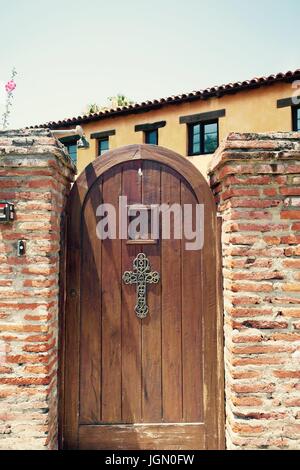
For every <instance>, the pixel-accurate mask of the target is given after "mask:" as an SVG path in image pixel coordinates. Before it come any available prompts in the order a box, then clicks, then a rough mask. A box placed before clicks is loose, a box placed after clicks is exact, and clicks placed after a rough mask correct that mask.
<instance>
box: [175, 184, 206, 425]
mask: <svg viewBox="0 0 300 470" xmlns="http://www.w3.org/2000/svg"><path fill="white" fill-rule="evenodd" d="M181 204H182V206H183V207H184V205H185V204H191V205H192V206H193V219H194V222H195V205H196V204H197V200H196V198H195V196H194V195H193V192H192V191H191V188H190V187H189V186H188V185H187V183H186V182H184V181H182V182H181ZM184 221H185V217H184ZM193 230H195V223H193ZM186 241H187V240H186V238H185V237H183V239H182V248H181V256H182V357H183V420H184V422H187V423H194V422H201V421H202V420H203V360H204V358H203V344H202V343H203V342H202V334H203V328H202V319H203V304H202V299H203V295H205V292H203V284H202V276H201V262H202V258H201V251H188V250H186ZM206 360H209V358H206Z"/></svg>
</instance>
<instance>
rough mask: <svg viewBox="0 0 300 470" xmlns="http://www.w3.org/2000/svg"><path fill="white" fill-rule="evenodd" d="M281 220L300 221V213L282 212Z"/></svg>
mask: <svg viewBox="0 0 300 470" xmlns="http://www.w3.org/2000/svg"><path fill="white" fill-rule="evenodd" d="M280 217H281V219H290V220H293V219H294V220H295V219H300V211H293V210H291V211H282V212H281V214H280Z"/></svg>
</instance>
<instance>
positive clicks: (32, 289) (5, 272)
mask: <svg viewBox="0 0 300 470" xmlns="http://www.w3.org/2000/svg"><path fill="white" fill-rule="evenodd" d="M73 177H74V168H73V167H72V164H71V163H70V161H69V158H68V156H67V155H66V154H65V153H64V150H63V149H62V148H61V147H60V146H59V144H58V143H57V141H56V140H55V139H54V138H53V137H52V135H51V133H50V132H49V131H47V130H34V131H27V130H26V131H8V132H0V200H8V201H10V202H13V203H14V204H15V209H16V214H15V221H14V222H12V223H9V224H0V449H45V448H49V449H53V448H56V447H57V365H58V357H57V337H58V293H59V250H60V239H61V231H60V225H61V215H62V213H63V210H64V206H65V202H66V197H67V195H68V192H69V189H70V183H71V181H72V179H73ZM18 240H24V241H25V242H26V255H25V256H22V257H18V256H17V242H18Z"/></svg>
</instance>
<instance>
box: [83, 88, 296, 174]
mask: <svg viewBox="0 0 300 470" xmlns="http://www.w3.org/2000/svg"><path fill="white" fill-rule="evenodd" d="M294 93H295V89H293V88H292V84H288V83H279V84H275V85H272V86H267V87H262V88H258V89H253V90H248V91H244V92H239V93H236V94H234V95H227V96H223V97H221V98H213V99H209V100H206V101H197V102H193V103H186V104H180V105H170V106H164V107H163V108H162V109H160V110H156V111H149V112H147V113H143V114H133V115H128V116H123V117H116V118H110V119H105V120H101V121H95V122H91V123H89V124H85V125H83V128H84V131H85V134H86V137H87V139H88V140H89V141H90V148H89V149H87V150H79V152H78V173H81V171H83V169H84V168H85V167H86V165H87V164H89V163H90V162H91V161H93V160H94V159H95V158H96V156H97V149H96V144H97V141H96V140H94V139H92V140H90V134H91V133H93V132H101V131H107V130H111V129H115V130H116V135H115V136H111V137H110V138H109V141H110V149H114V148H117V147H122V146H124V145H129V144H138V143H143V132H135V130H134V128H135V126H136V125H137V124H144V123H151V122H157V121H163V120H165V121H167V125H166V126H165V127H164V128H161V129H159V145H161V146H163V147H166V148H169V149H171V150H174V151H175V152H177V153H179V154H181V155H184V156H186V155H187V145H188V142H187V128H186V127H187V126H186V124H180V123H179V117H180V116H185V115H189V114H196V113H202V112H208V111H215V110H218V109H226V117H224V118H220V120H219V132H220V141H222V140H224V139H225V137H226V136H227V135H228V134H229V133H230V132H277V131H291V130H292V114H291V108H289V107H287V108H281V109H278V108H277V100H278V99H281V98H287V97H291V96H293V94H294ZM188 158H190V159H191V161H192V162H193V163H194V164H195V165H196V166H197V167H198V168H199V169H200V171H201V172H202V173H203V174H204V175H205V176H206V174H207V168H208V166H209V164H210V162H211V158H212V156H211V155H202V156H196V157H188Z"/></svg>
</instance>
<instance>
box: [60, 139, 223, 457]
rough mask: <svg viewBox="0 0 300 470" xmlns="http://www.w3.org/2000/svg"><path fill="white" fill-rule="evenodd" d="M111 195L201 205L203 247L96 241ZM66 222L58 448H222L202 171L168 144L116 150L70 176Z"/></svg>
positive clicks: (208, 211)
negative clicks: (73, 180)
mask: <svg viewBox="0 0 300 470" xmlns="http://www.w3.org/2000/svg"><path fill="white" fill-rule="evenodd" d="M119 196H127V198H128V205H129V206H132V205H141V204H143V205H144V206H150V205H157V204H163V203H165V204H173V203H177V204H180V205H181V207H184V205H185V204H192V206H194V207H195V206H196V204H204V221H205V223H204V235H205V237H204V247H203V248H202V249H201V250H198V251H188V250H186V249H185V247H186V245H185V242H186V240H185V239H184V238H183V239H181V240H180V239H174V237H172V238H171V239H170V240H167V239H160V240H158V241H156V242H155V241H149V240H148V241H147V242H146V241H144V242H143V243H141V242H138V243H137V242H136V241H135V240H129V241H128V240H125V239H124V240H121V239H120V238H119V237H117V238H116V239H114V240H112V239H106V240H100V239H99V238H98V237H97V235H96V229H97V223H98V222H99V217H97V215H96V211H97V208H98V206H99V205H100V204H102V203H110V204H112V205H113V206H115V207H116V208H117V207H118V202H119ZM67 220H68V222H67V226H68V229H67V231H68V236H67V239H68V241H67V264H66V305H65V321H64V328H63V336H62V344H63V346H64V359H63V365H62V369H63V373H62V376H63V379H62V389H63V390H62V397H63V398H62V400H63V402H62V437H63V447H64V448H66V449H124V450H126V449H153V450H154V449H191V450H192V449H216V448H222V447H223V445H224V419H223V393H224V386H223V374H222V369H223V365H222V361H223V356H222V340H221V334H222V333H221V320H220V316H221V315H220V310H219V305H218V298H219V294H220V293H219V286H218V282H219V281H218V279H217V276H218V272H220V269H219V267H218V266H217V263H218V262H217V251H218V249H217V245H218V243H217V241H216V239H217V227H216V213H215V206H214V201H213V197H212V194H211V192H210V189H209V186H208V184H207V182H206V181H205V179H204V178H203V177H202V175H201V174H200V173H199V172H198V171H197V169H196V168H195V167H194V166H193V165H192V164H191V163H190V162H188V160H187V159H185V158H183V157H181V156H179V155H177V154H175V153H173V152H172V151H170V150H166V149H163V148H161V147H156V146H148V145H133V146H129V147H124V148H121V149H118V150H115V151H111V152H108V153H107V154H106V155H104V156H103V157H101V158H98V159H97V160H95V162H94V163H92V164H91V165H89V166H88V167H87V168H86V170H85V171H84V172H83V173H82V174H81V176H80V177H79V178H78V179H77V181H76V183H75V184H74V187H73V189H72V192H71V196H70V200H69V208H68V213H67ZM138 254H143V255H141V256H140V261H139V263H140V264H139V265H138V266H135V269H134V267H133V263H134V260H135V259H136V257H137V255H138ZM145 262H146V263H147V262H148V263H149V270H150V269H151V270H152V272H154V274H153V275H152V276H151V275H150V277H149V274H150V271H148V270H147V268H146V269H145V270H144V278H143V279H142V278H141V277H140V275H139V274H138V273H137V271H136V268H138V267H139V268H140V269H142V270H143V267H145V266H144V263H145ZM126 271H129V272H130V274H128V273H127V275H126V274H125V275H124V272H126ZM155 272H156V274H155ZM126 276H127V278H126ZM145 276H146V279H145ZM147 276H148V277H147ZM144 281H145V282H146V281H147V282H149V284H147V296H146V298H145V299H146V300H145V301H144V302H143V293H144V291H143V289H144V287H145V283H144V284H143V282H144ZM139 283H140V284H139ZM141 283H142V284H141ZM137 285H139V286H140V287H141V290H140V294H141V295H140V299H139V303H138V305H139V307H138V308H136V305H137ZM144 290H145V289H144ZM145 304H147V307H145ZM145 308H146V310H145ZM147 308H148V310H149V312H148V314H147ZM146 314H147V316H146V317H145V318H144V319H141V318H139V317H141V316H145V315H146Z"/></svg>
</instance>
